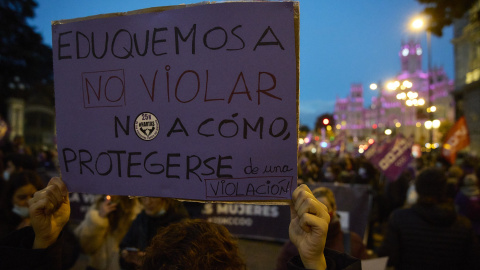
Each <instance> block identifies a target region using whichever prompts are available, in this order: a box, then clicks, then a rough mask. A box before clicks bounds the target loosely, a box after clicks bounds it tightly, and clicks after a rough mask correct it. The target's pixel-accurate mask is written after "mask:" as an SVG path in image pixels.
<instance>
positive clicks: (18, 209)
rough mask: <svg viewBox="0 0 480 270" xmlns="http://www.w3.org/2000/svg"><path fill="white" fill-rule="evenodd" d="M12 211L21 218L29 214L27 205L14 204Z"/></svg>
mask: <svg viewBox="0 0 480 270" xmlns="http://www.w3.org/2000/svg"><path fill="white" fill-rule="evenodd" d="M12 212H14V213H15V214H17V215H19V216H20V217H22V218H27V217H28V216H29V215H30V212H29V211H28V207H24V206H18V205H16V204H14V205H13V208H12Z"/></svg>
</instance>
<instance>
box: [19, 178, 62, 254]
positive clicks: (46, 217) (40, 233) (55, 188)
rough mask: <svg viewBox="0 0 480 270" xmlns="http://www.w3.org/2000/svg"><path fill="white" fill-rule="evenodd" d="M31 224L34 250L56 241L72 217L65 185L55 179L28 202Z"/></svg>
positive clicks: (58, 179)
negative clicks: (33, 234)
mask: <svg viewBox="0 0 480 270" xmlns="http://www.w3.org/2000/svg"><path fill="white" fill-rule="evenodd" d="M28 205H29V210H30V219H31V220H30V222H31V224H32V227H33V231H34V232H35V240H34V242H33V248H34V249H37V248H47V247H49V246H50V245H52V244H53V243H55V241H57V238H58V235H59V234H60V232H61V231H62V229H63V227H64V226H65V224H66V223H67V221H68V219H69V217H70V201H69V198H68V190H67V187H66V186H65V183H63V181H62V180H61V179H60V178H58V177H53V178H52V179H51V180H50V182H48V185H47V187H46V188H44V189H42V190H39V191H37V192H35V194H34V195H33V198H31V199H30V200H29V201H28Z"/></svg>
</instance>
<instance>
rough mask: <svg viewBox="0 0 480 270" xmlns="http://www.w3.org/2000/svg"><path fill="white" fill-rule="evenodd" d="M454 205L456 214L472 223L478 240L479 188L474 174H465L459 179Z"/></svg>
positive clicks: (479, 232) (479, 223)
mask: <svg viewBox="0 0 480 270" xmlns="http://www.w3.org/2000/svg"><path fill="white" fill-rule="evenodd" d="M455 205H456V206H457V211H458V213H459V214H461V215H464V216H465V217H467V218H468V219H469V220H470V221H471V222H472V225H473V229H474V231H475V235H476V236H477V239H478V238H479V237H480V188H479V186H478V177H477V175H476V174H474V173H471V174H467V175H465V176H464V177H463V178H462V179H461V181H460V183H459V190H458V192H457V195H456V197H455Z"/></svg>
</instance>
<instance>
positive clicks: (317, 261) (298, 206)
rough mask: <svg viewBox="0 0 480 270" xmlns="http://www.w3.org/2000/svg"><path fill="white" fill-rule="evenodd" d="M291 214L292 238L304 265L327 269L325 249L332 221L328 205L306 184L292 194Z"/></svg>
mask: <svg viewBox="0 0 480 270" xmlns="http://www.w3.org/2000/svg"><path fill="white" fill-rule="evenodd" d="M290 214H291V221H290V227H289V236H290V240H291V241H292V243H293V244H294V245H295V246H296V247H297V249H298V252H299V253H300V258H301V259H302V262H303V265H304V266H305V268H308V269H322V270H324V269H326V268H327V263H326V261H325V256H324V254H323V251H324V249H325V241H326V240H327V231H328V224H329V222H330V216H329V215H328V209H327V207H326V206H325V205H324V204H322V203H321V202H319V201H318V200H317V199H316V198H315V196H313V194H312V192H311V191H310V189H309V188H308V187H307V186H306V185H301V186H299V187H297V188H296V189H295V191H294V192H293V194H292V204H291V205H290Z"/></svg>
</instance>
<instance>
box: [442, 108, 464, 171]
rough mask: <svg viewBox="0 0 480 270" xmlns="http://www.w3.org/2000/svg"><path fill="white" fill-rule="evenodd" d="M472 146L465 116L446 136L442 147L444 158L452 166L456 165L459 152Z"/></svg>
mask: <svg viewBox="0 0 480 270" xmlns="http://www.w3.org/2000/svg"><path fill="white" fill-rule="evenodd" d="M469 144H470V136H469V135H468V128H467V121H466V120H465V116H462V117H460V119H458V121H457V122H456V123H455V125H453V127H452V128H451V129H450V130H449V131H448V133H447V136H445V142H444V143H443V146H442V156H443V157H444V158H445V159H447V160H448V161H449V162H450V164H454V163H455V159H456V158H457V152H458V151H460V150H462V149H463V148H465V147H467V146H468V145H469Z"/></svg>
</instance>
